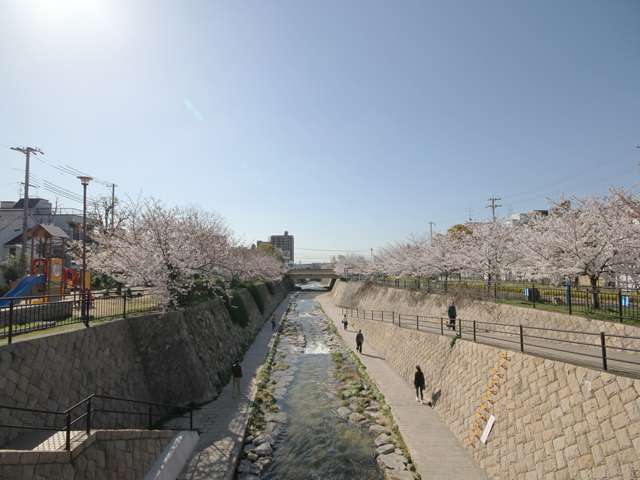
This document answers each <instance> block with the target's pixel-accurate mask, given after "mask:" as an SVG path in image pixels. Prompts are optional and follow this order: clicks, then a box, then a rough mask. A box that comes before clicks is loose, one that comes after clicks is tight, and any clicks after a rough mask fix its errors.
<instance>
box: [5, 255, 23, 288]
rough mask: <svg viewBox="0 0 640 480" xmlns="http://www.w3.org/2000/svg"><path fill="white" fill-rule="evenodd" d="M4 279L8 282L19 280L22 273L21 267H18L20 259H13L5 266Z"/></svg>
mask: <svg viewBox="0 0 640 480" xmlns="http://www.w3.org/2000/svg"><path fill="white" fill-rule="evenodd" d="M2 274H3V276H4V279H5V281H6V282H7V283H11V282H15V281H16V280H18V279H19V278H20V277H21V275H20V268H19V267H18V260H16V259H12V260H10V261H9V263H8V264H7V265H6V266H5V267H4V271H3V272H2Z"/></svg>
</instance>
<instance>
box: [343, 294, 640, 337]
mask: <svg viewBox="0 0 640 480" xmlns="http://www.w3.org/2000/svg"><path fill="white" fill-rule="evenodd" d="M332 291H333V293H334V296H335V299H336V302H337V303H339V304H340V305H342V306H350V307H354V308H365V309H369V310H387V311H388V312H391V311H395V312H396V313H398V312H399V313H403V314H408V315H429V316H433V317H446V315H447V307H448V305H449V302H450V301H451V300H455V304H456V309H457V311H458V318H459V319H462V320H476V321H480V322H496V323H505V324H515V325H519V324H521V325H522V326H524V327H527V326H531V327H545V328H552V329H556V330H566V331H565V332H554V336H555V337H557V338H560V339H563V340H573V341H581V342H589V343H593V344H595V345H597V344H599V342H600V338H599V336H598V335H594V336H591V337H585V336H584V335H575V334H572V333H571V332H570V331H571V330H577V331H580V332H589V333H594V334H599V333H600V332H605V333H607V334H608V335H620V337H619V338H618V337H608V338H607V342H608V343H609V344H610V345H611V346H615V347H624V348H635V349H640V327H638V326H634V325H627V324H623V323H617V322H607V321H602V320H594V319H589V318H585V317H581V316H577V315H568V314H564V313H557V312H549V311H545V310H540V309H535V308H523V307H517V306H513V305H506V304H501V303H493V302H486V301H479V300H475V299H472V298H468V297H466V296H465V295H464V293H460V292H458V293H457V292H455V291H452V292H451V293H450V294H449V295H438V294H428V293H426V292H424V291H420V292H418V291H412V290H404V289H400V288H392V287H382V286H379V285H375V284H372V283H363V282H342V281H338V282H337V283H336V285H335V286H334V288H333V290H332ZM622 337H627V338H622ZM629 337H634V338H629Z"/></svg>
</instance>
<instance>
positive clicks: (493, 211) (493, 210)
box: [487, 197, 502, 222]
mask: <svg viewBox="0 0 640 480" xmlns="http://www.w3.org/2000/svg"><path fill="white" fill-rule="evenodd" d="M499 200H502V199H501V198H497V197H491V198H490V199H489V205H487V208H490V209H491V216H492V217H493V221H494V222H495V221H496V208H499V207H501V206H502V205H499V204H497V203H496V202H497V201H499Z"/></svg>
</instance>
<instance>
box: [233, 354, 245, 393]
mask: <svg viewBox="0 0 640 480" xmlns="http://www.w3.org/2000/svg"><path fill="white" fill-rule="evenodd" d="M241 378H242V367H241V366H240V362H239V361H238V360H236V361H235V362H233V365H231V380H232V382H233V386H232V390H231V397H232V398H238V397H240V379H241Z"/></svg>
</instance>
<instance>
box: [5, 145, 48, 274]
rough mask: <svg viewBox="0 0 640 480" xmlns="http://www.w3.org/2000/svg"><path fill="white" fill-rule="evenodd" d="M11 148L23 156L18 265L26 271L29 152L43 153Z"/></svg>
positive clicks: (23, 148)
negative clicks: (20, 236)
mask: <svg viewBox="0 0 640 480" xmlns="http://www.w3.org/2000/svg"><path fill="white" fill-rule="evenodd" d="M11 150H15V151H16V152H20V153H22V154H24V156H25V168H24V199H23V201H24V205H23V208H22V248H21V249H20V266H21V267H22V270H23V272H26V271H27V228H28V219H29V160H30V157H31V154H34V155H38V154H40V155H44V153H43V152H42V150H40V149H39V148H35V147H11Z"/></svg>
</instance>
